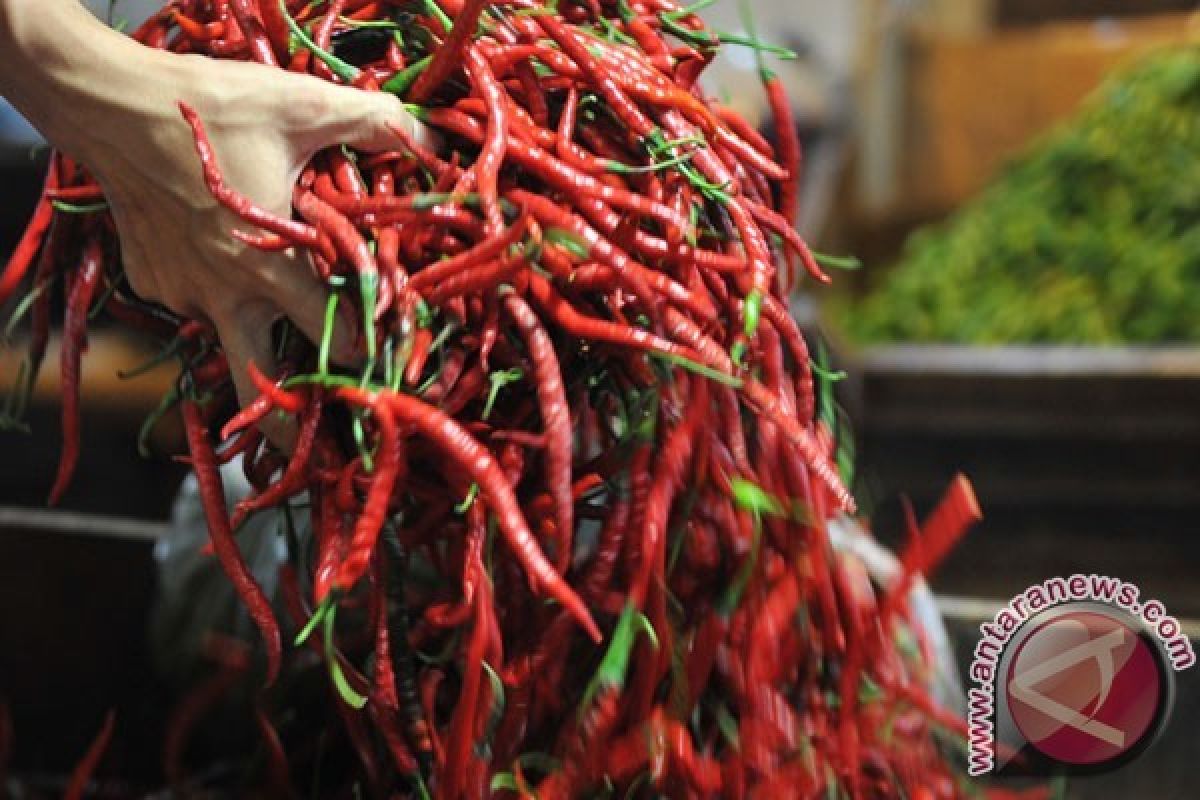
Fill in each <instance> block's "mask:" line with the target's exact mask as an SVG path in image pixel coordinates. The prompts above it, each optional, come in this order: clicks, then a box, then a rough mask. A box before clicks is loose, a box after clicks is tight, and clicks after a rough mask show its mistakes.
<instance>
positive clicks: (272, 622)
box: [182, 400, 283, 686]
mask: <svg viewBox="0 0 1200 800" xmlns="http://www.w3.org/2000/svg"><path fill="white" fill-rule="evenodd" d="M182 407H183V422H184V430H185V431H186V433H187V440H188V449H189V450H190V451H191V454H192V468H193V469H194V470H195V471H196V484H197V486H198V487H199V491H200V499H201V502H202V504H203V505H204V516H205V518H206V519H207V520H208V532H209V534H210V536H211V537H212V544H213V550H214V551H215V552H216V554H217V559H218V560H219V561H220V562H221V567H222V568H223V569H224V570H225V573H226V574H227V575H229V579H230V580H231V581H232V582H233V585H234V588H235V589H236V590H237V593H238V595H239V596H240V597H241V598H242V602H243V603H245V604H246V609H247V610H248V611H249V612H250V617H251V619H253V620H254V623H255V625H257V626H258V629H259V632H260V633H261V634H262V637H263V643H264V644H265V645H266V649H267V681H266V682H267V685H268V686H270V685H271V684H272V683H274V682H275V678H276V676H277V675H278V674H279V664H280V660H281V658H282V653H283V642H282V637H281V636H280V633H279V622H278V621H277V620H276V619H275V612H274V611H272V610H271V603H270V601H269V600H267V597H266V595H265V594H263V590H262V587H261V586H259V585H258V581H256V580H255V579H254V575H253V574H251V572H250V570H249V568H248V567H247V566H246V562H245V560H244V559H243V558H242V553H241V551H240V550H239V549H238V546H237V542H236V541H235V540H234V538H233V529H232V528H231V527H230V525H229V515H228V512H227V511H226V510H225V490H224V488H223V487H222V484H221V474H220V472H219V471H218V469H217V466H216V456H215V455H214V454H213V450H212V444H211V443H210V442H209V439H208V431H206V430H205V429H204V423H203V422H202V420H201V416H200V407H199V406H198V405H197V404H196V402H195V401H194V400H185V401H184V402H183V404H182Z"/></svg>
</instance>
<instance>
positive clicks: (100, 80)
mask: <svg viewBox="0 0 1200 800" xmlns="http://www.w3.org/2000/svg"><path fill="white" fill-rule="evenodd" d="M0 95H3V96H4V97H5V98H6V99H7V100H9V102H11V103H12V104H13V105H14V106H15V107H16V108H17V109H18V110H19V111H20V112H21V113H22V114H24V115H25V116H26V117H27V118H28V119H29V121H30V122H32V123H33V125H34V126H36V127H37V128H38V130H39V131H41V133H42V134H43V135H44V136H45V137H46V139H47V140H48V141H50V142H51V143H52V144H53V145H54V146H55V147H57V148H59V149H61V150H62V151H63V152H65V153H68V154H70V155H71V156H72V157H74V158H76V159H78V160H79V161H80V162H82V163H83V164H85V165H86V166H87V167H88V169H89V170H90V171H91V172H92V173H93V174H94V175H95V176H96V179H97V180H98V181H99V182H100V185H101V186H102V187H103V189H104V193H105V196H106V198H107V200H108V202H109V204H110V206H111V208H112V212H113V216H114V218H115V220H116V223H117V228H118V230H119V233H120V239H121V258H122V262H123V264H124V268H125V273H126V275H127V277H128V279H129V282H130V285H131V286H132V288H133V290H134V291H135V292H137V294H138V295H139V296H141V297H142V298H143V299H146V300H151V301H155V302H159V303H161V304H162V305H164V306H166V307H167V308H169V309H171V310H172V311H174V312H176V313H178V314H181V315H184V316H186V317H191V318H194V319H202V320H208V321H210V322H211V323H212V324H213V325H214V327H215V328H216V330H217V333H218V336H219V337H220V339H221V343H222V345H223V347H224V348H225V350H226V353H227V355H228V357H229V362H230V367H231V369H232V372H233V376H234V382H235V384H236V386H237V390H238V395H239V398H240V399H241V401H242V402H243V403H245V402H248V401H249V400H250V399H252V398H253V396H254V394H255V392H254V389H253V387H252V386H251V384H250V382H249V379H248V378H247V377H246V367H247V364H248V363H249V362H251V361H253V362H254V363H255V364H256V365H258V366H259V367H260V368H261V369H263V370H264V371H265V372H266V373H267V374H271V372H272V371H273V368H274V359H273V356H272V351H271V341H270V331H271V326H272V323H274V322H275V321H276V320H277V319H279V318H281V317H285V316H286V317H288V318H290V319H291V320H292V321H293V322H294V323H295V324H296V326H297V327H299V328H300V330H302V331H303V332H304V333H305V334H306V335H308V337H309V338H310V339H313V340H314V341H316V340H319V339H320V336H321V330H322V326H323V317H324V310H325V304H326V298H327V296H328V294H327V290H326V289H325V287H324V286H323V285H322V284H321V283H320V282H319V281H318V280H317V279H316V277H315V276H314V275H313V273H312V270H311V268H310V266H309V265H308V263H307V261H306V260H305V259H303V257H300V256H297V255H295V254H292V253H276V254H266V253H262V252H259V251H257V250H254V249H252V248H250V247H249V246H247V245H244V244H241V243H239V242H238V241H237V240H236V239H234V238H233V237H232V236H230V231H231V230H233V229H234V228H239V229H247V228H246V226H245V225H244V224H242V223H241V222H240V221H239V220H238V219H237V218H236V217H234V216H233V215H232V214H231V213H229V212H228V211H226V210H225V209H224V208H222V207H221V206H219V205H218V204H217V203H216V201H215V200H213V198H212V196H211V195H210V194H209V192H208V190H207V189H206V188H205V185H204V182H203V179H202V177H201V172H200V164H199V161H198V159H197V157H196V151H195V149H194V146H193V142H192V136H191V133H190V130H189V129H188V127H187V125H186V123H185V122H184V121H183V118H182V117H181V116H180V113H179V108H178V103H179V102H180V101H184V102H186V103H188V104H190V105H191V106H192V107H194V108H195V109H196V111H197V112H198V113H199V115H200V117H201V119H202V120H203V121H204V124H205V127H206V128H207V130H208V133H209V136H210V138H211V139H212V142H213V146H214V148H215V151H216V155H217V159H218V162H219V164H220V166H221V168H222V170H223V172H224V173H225V176H226V180H227V182H228V183H229V185H230V186H232V187H233V188H235V189H237V190H238V191H239V192H241V193H243V194H245V195H246V196H248V197H249V198H250V199H251V200H253V201H255V202H256V203H258V204H260V205H262V206H263V207H265V208H267V209H270V210H271V211H274V212H277V213H280V214H283V215H285V216H290V214H291V194H292V187H293V186H294V185H295V182H296V179H297V177H298V176H299V173H300V170H301V169H302V168H303V166H304V165H305V164H306V163H307V162H308V160H309V159H310V158H311V157H312V156H313V154H314V153H316V152H317V151H318V150H321V149H323V148H325V147H329V146H333V145H338V144H347V145H351V146H353V147H355V148H358V149H362V150H367V151H373V150H384V149H389V148H396V147H399V146H400V144H401V143H400V141H399V139H398V138H397V136H396V135H395V134H394V133H393V132H392V128H393V127H400V128H403V129H405V130H407V131H409V132H410V133H412V134H414V135H416V136H418V137H419V138H421V137H425V136H426V134H425V133H424V131H423V129H421V127H420V125H419V124H418V123H417V122H416V121H415V120H414V119H413V118H412V117H411V116H410V115H409V114H408V113H406V112H405V111H404V109H403V107H402V105H401V103H400V101H399V100H398V99H397V98H395V97H392V96H390V95H386V94H383V93H379V92H363V91H359V90H357V89H353V88H349V87H342V86H335V85H333V84H330V83H327V82H325V81H321V80H318V79H316V78H311V77H307V76H302V75H295V74H291V73H287V72H285V71H283V70H279V69H272V68H267V67H262V66H258V65H256V64H250V63H242V62H234V61H217V60H214V59H209V58H205V57H203V56H191V55H176V54H172V53H166V52H160V51H156V50H152V49H149V48H146V47H143V46H141V45H139V44H138V43H136V42H134V41H132V40H130V39H129V38H127V37H125V36H124V35H122V34H120V33H117V32H116V31H113V30H110V29H109V28H107V27H105V26H104V25H103V24H101V23H100V22H99V21H98V20H96V19H95V18H94V17H92V15H91V14H90V13H88V11H87V10H86V9H84V8H83V7H82V6H81V5H80V4H79V3H78V2H76V0H0ZM353 339H354V336H353V335H352V334H351V333H350V325H349V324H346V325H342V326H339V329H338V332H337V335H336V336H335V343H334V349H335V357H338V358H340V359H341V360H346V361H348V360H353V358H354V352H353V344H352V343H353Z"/></svg>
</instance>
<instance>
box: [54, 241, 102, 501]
mask: <svg viewBox="0 0 1200 800" xmlns="http://www.w3.org/2000/svg"><path fill="white" fill-rule="evenodd" d="M103 272H104V252H103V249H102V247H101V244H100V241H99V240H98V239H93V240H92V241H91V242H89V244H88V246H87V247H86V248H85V249H84V252H83V257H82V259H81V260H80V262H79V270H78V272H77V273H76V275H75V282H74V283H73V284H72V286H71V291H70V295H69V296H68V297H67V314H66V320H65V322H64V323H63V328H64V330H63V344H62V354H61V358H60V361H61V370H62V379H63V386H62V429H63V448H62V455H61V456H60V458H59V462H58V473H57V474H56V475H55V477H54V486H53V487H52V488H51V489H50V500H49V504H50V505H52V506H53V505H58V501H59V500H61V499H62V496H63V493H64V492H66V490H67V486H68V485H69V484H70V482H71V476H72V475H74V474H75V465H76V464H77V463H79V427H80V414H79V370H80V365H81V360H82V358H83V351H84V350H86V349H87V320H88V311H89V309H90V308H91V305H92V297H93V296H94V295H95V293H96V287H97V286H98V285H99V284H100V276H101V274H102V273H103Z"/></svg>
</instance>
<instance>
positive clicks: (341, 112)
mask: <svg viewBox="0 0 1200 800" xmlns="http://www.w3.org/2000/svg"><path fill="white" fill-rule="evenodd" d="M312 84H313V87H312V91H315V92H319V93H320V101H319V102H318V104H317V105H318V106H319V107H320V109H321V112H322V113H320V114H319V115H313V116H310V118H308V119H301V120H298V125H299V127H301V128H305V129H307V130H306V133H307V135H308V136H307V138H309V141H310V144H311V145H312V149H313V150H318V149H321V148H323V147H330V146H333V145H338V144H345V145H349V146H351V147H354V148H357V149H359V150H366V151H369V152H378V151H381V150H389V149H394V148H399V147H402V146H403V139H401V137H399V136H397V135H396V133H395V132H394V131H393V128H400V129H402V130H403V131H405V132H406V133H408V134H409V135H410V136H412V137H413V138H414V139H415V140H416V141H417V142H419V143H421V144H424V145H426V146H432V145H433V144H434V136H433V134H432V133H431V132H430V130H429V129H428V128H427V127H425V126H424V125H422V124H421V123H420V122H419V121H418V120H417V118H416V117H414V116H413V115H412V114H410V113H409V112H408V111H406V110H405V109H404V104H403V103H401V102H400V100H399V98H397V97H395V96H394V95H390V94H387V93H386V92H368V91H363V90H361V89H355V88H352V87H348V86H337V85H334V84H330V83H324V82H321V81H317V80H316V79H313V80H312ZM318 87H319V88H318ZM305 91H309V87H306V88H305ZM302 105H305V104H302Z"/></svg>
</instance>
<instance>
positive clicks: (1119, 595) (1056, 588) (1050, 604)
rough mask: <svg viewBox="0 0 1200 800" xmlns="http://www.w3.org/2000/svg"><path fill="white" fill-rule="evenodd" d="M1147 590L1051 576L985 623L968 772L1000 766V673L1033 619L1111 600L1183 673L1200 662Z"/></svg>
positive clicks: (970, 701) (970, 698) (1115, 581)
mask: <svg viewBox="0 0 1200 800" xmlns="http://www.w3.org/2000/svg"><path fill="white" fill-rule="evenodd" d="M1140 598H1141V589H1140V588H1139V587H1138V586H1136V585H1135V584H1133V583H1130V582H1129V581H1125V580H1121V579H1120V578H1113V577H1109V576H1106V575H1094V574H1093V575H1072V576H1070V577H1067V578H1061V577H1059V578H1049V579H1047V580H1045V581H1042V582H1041V583H1038V584H1034V585H1033V586H1030V587H1029V588H1028V589H1026V590H1025V591H1023V592H1021V593H1020V594H1018V595H1017V596H1015V597H1014V598H1013V599H1012V600H1011V601H1009V603H1008V604H1007V605H1006V606H1004V607H1003V608H1001V609H1000V610H999V611H998V612H997V613H996V615H995V617H994V618H993V619H992V621H991V622H985V623H983V624H982V625H980V626H979V630H980V633H981V634H982V637H981V638H980V640H979V643H978V644H977V645H976V646H975V652H974V658H973V660H972V662H971V672H970V677H971V680H972V682H974V683H975V684H976V685H975V686H974V687H972V688H971V689H970V691H968V692H967V723H968V731H969V736H968V748H969V753H968V764H967V767H968V772H969V773H970V774H971V775H974V776H979V775H984V774H986V773H988V772H991V771H992V769H993V767H994V765H995V749H994V747H995V728H994V722H993V719H994V713H995V709H996V675H997V671H998V667H999V664H1000V660H1001V658H1002V657H1003V655H1004V652H1005V648H1006V647H1007V646H1008V643H1009V641H1010V640H1011V639H1012V636H1013V634H1014V633H1015V632H1016V631H1017V630H1018V629H1019V628H1020V627H1021V626H1022V625H1023V624H1024V623H1025V622H1026V621H1028V620H1029V619H1030V618H1031V617H1033V616H1035V615H1037V614H1040V613H1041V612H1043V611H1046V610H1047V609H1051V608H1054V607H1055V606H1059V605H1063V604H1065V603H1075V602H1088V601H1091V602H1098V603H1105V604H1107V605H1110V606H1113V607H1114V608H1119V609H1121V610H1123V611H1126V612H1128V613H1129V614H1130V615H1132V616H1133V617H1135V618H1136V619H1138V620H1140V621H1141V622H1142V623H1143V624H1144V625H1145V627H1146V630H1147V631H1149V632H1150V633H1152V634H1153V635H1154V636H1156V637H1157V638H1158V640H1159V641H1160V642H1161V643H1162V646H1163V649H1164V652H1165V654H1166V657H1167V659H1168V661H1169V663H1170V664H1171V667H1172V668H1173V669H1174V670H1175V671H1176V672H1179V671H1182V670H1185V669H1187V668H1188V667H1191V666H1192V665H1193V664H1195V663H1196V654H1195V652H1194V651H1193V648H1192V643H1191V641H1190V640H1189V639H1188V637H1187V635H1186V634H1185V633H1184V631H1183V626H1182V625H1181V624H1180V622H1179V620H1178V619H1176V618H1175V617H1173V616H1171V615H1169V614H1168V613H1167V609H1166V607H1165V606H1164V605H1163V604H1162V603H1161V602H1160V601H1158V600H1153V599H1152V600H1146V601H1142V600H1141V599H1140Z"/></svg>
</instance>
